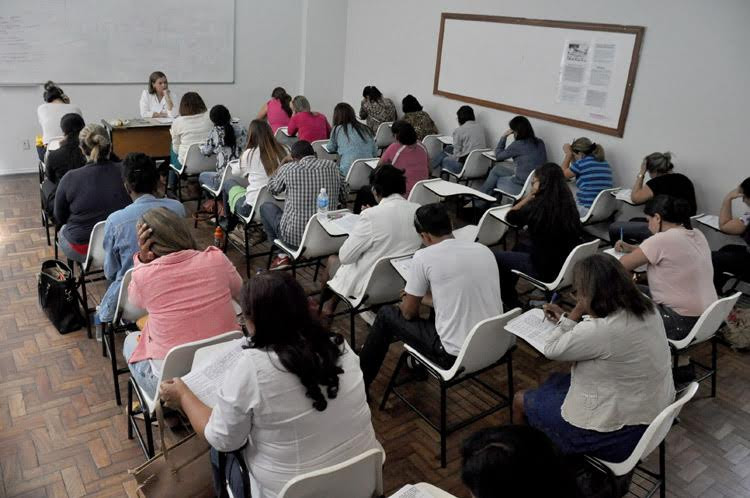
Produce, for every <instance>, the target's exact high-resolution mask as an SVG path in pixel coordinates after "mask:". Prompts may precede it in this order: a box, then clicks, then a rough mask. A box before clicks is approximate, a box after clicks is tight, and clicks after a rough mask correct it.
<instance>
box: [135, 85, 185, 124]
mask: <svg viewBox="0 0 750 498" xmlns="http://www.w3.org/2000/svg"><path fill="white" fill-rule="evenodd" d="M171 95H172V104H173V105H172V110H171V111H169V110H167V98H166V97H162V99H161V100H159V97H158V96H157V95H156V94H155V93H148V90H143V92H142V93H141V101H140V103H139V108H140V111H141V117H142V118H150V117H153V115H154V113H155V112H166V113H168V114H169V116H170V117H172V118H175V117H177V114H178V105H177V103H178V102H179V100H178V99H177V97H176V96H175V94H174V93H171Z"/></svg>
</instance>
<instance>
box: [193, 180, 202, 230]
mask: <svg viewBox="0 0 750 498" xmlns="http://www.w3.org/2000/svg"><path fill="white" fill-rule="evenodd" d="M201 201H203V188H202V187H201V188H200V190H199V192H198V205H197V206H195V216H194V217H193V228H198V215H199V214H201Z"/></svg>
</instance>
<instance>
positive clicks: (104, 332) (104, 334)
mask: <svg viewBox="0 0 750 498" xmlns="http://www.w3.org/2000/svg"><path fill="white" fill-rule="evenodd" d="M101 327H102V357H104V358H106V357H107V329H108V328H109V324H108V323H103V322H102V323H101Z"/></svg>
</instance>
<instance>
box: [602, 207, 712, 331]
mask: <svg viewBox="0 0 750 498" xmlns="http://www.w3.org/2000/svg"><path fill="white" fill-rule="evenodd" d="M643 212H644V213H645V214H646V219H647V220H648V228H649V230H650V231H651V233H653V234H654V235H652V236H651V237H649V238H647V239H646V240H644V241H643V242H642V243H641V244H640V245H632V244H628V243H627V242H622V241H619V240H618V241H617V243H616V244H615V249H616V250H618V251H620V252H626V253H629V254H626V255H625V256H623V257H622V258H621V259H620V263H622V265H623V266H624V267H625V269H627V270H629V271H633V270H635V269H636V268H638V267H639V266H642V265H648V267H647V269H646V271H647V274H648V292H649V293H650V294H651V298H652V299H653V300H654V302H655V303H656V304H657V308H658V311H659V313H661V316H662V318H663V319H664V327H665V328H666V330H667V337H669V338H670V339H673V340H678V339H682V338H683V337H685V336H686V335H688V333H689V332H690V329H692V328H693V325H695V322H697V321H698V318H699V317H700V316H701V314H703V312H704V311H706V308H708V307H709V306H710V305H711V304H712V303H713V302H714V301H716V300H717V299H718V297H717V296H716V290H715V289H714V286H713V277H714V275H713V267H712V266H711V248H710V247H709V246H708V241H707V240H706V237H705V236H704V235H703V234H702V233H701V232H700V230H693V229H692V227H691V225H690V215H689V214H688V213H690V205H689V204H688V203H687V201H686V200H684V199H677V198H675V197H669V196H668V195H659V196H656V197H654V198H653V199H651V200H650V201H648V202H647V203H646V207H645V209H644V210H643Z"/></svg>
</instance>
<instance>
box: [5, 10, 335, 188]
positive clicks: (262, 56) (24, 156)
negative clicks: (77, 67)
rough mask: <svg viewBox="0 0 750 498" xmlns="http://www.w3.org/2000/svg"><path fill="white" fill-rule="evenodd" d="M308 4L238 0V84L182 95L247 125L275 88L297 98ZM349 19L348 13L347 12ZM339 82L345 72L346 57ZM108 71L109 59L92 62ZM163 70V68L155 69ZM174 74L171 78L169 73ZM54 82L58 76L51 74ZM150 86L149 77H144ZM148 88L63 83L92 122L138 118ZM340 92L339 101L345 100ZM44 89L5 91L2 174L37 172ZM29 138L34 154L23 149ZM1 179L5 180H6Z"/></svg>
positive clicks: (202, 88) (187, 87) (183, 88)
mask: <svg viewBox="0 0 750 498" xmlns="http://www.w3.org/2000/svg"><path fill="white" fill-rule="evenodd" d="M303 1H305V2H306V0H275V1H273V2H269V1H262V0H238V1H237V2H236V16H237V20H236V25H235V64H234V67H235V73H234V74H235V78H234V83H233V84H204V85H174V87H173V88H174V90H175V92H176V93H177V94H178V95H181V94H183V93H184V92H186V91H189V90H195V91H197V92H199V93H200V95H201V96H202V97H203V99H204V100H205V102H206V105H207V106H208V107H209V108H210V107H211V106H212V105H215V104H224V105H226V106H227V107H228V108H229V110H230V111H231V112H232V114H233V115H234V116H237V117H239V118H241V119H242V122H243V123H245V124H247V123H248V122H249V120H250V119H252V118H254V117H255V114H256V113H257V112H258V108H259V107H260V106H261V105H262V104H263V103H264V102H265V101H266V100H268V98H269V97H270V94H271V90H273V88H274V87H275V86H278V85H281V86H284V87H285V88H286V89H287V91H288V92H289V93H291V94H295V93H297V92H300V91H301V90H302V88H301V86H300V85H301V83H302V78H301V72H300V67H301V62H302V56H301V54H302V53H303V49H304V47H305V42H304V41H303V37H302V29H301V28H302V26H303V25H304V24H305V23H306V22H307V20H306V18H304V17H303ZM344 15H345V14H344ZM341 60H342V62H341V68H340V70H339V71H340V72H339V74H338V76H337V77H338V81H341V71H342V70H343V53H342V54H341ZM92 63H94V64H99V65H100V66H101V69H102V71H106V70H107V62H106V61H92ZM154 69H158V68H154ZM167 76H169V75H167ZM50 78H52V79H54V75H50ZM143 78H144V84H145V81H146V80H147V78H148V75H147V74H144V75H143ZM142 89H143V85H70V84H68V85H63V90H65V92H66V93H67V94H68V95H69V96H70V99H71V102H73V103H74V104H76V105H78V106H80V107H81V109H82V110H83V113H84V118H85V120H86V122H90V121H97V122H98V121H100V120H101V119H102V118H104V119H113V118H130V117H134V116H136V115H137V114H138V99H139V97H140V94H141V90H142ZM340 96H341V90H340V88H339V91H338V95H336V97H335V98H336V99H338V98H340ZM41 102H42V88H41V87H40V86H39V87H0V109H2V112H3V119H2V120H0V174H13V173H23V172H29V171H35V170H36V161H35V157H36V151H35V150H33V149H34V137H35V136H36V135H37V134H38V133H39V124H38V123H37V120H36V108H37V106H38V105H39V104H40V103H41ZM24 140H29V141H30V142H31V145H32V150H23V149H22V143H23V141H24ZM0 181H2V180H1V179H0Z"/></svg>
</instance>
